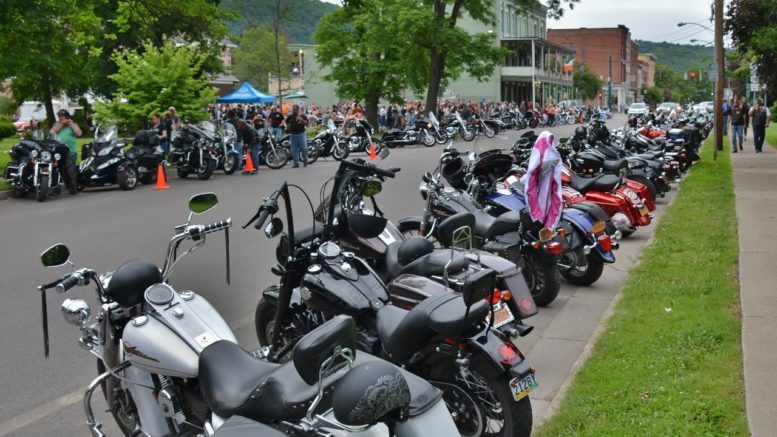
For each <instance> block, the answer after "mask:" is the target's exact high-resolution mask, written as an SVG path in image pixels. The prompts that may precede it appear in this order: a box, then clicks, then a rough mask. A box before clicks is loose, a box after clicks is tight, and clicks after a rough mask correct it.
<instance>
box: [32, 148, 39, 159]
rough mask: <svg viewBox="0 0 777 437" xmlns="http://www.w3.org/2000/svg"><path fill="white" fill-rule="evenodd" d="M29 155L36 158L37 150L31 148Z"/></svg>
mask: <svg viewBox="0 0 777 437" xmlns="http://www.w3.org/2000/svg"><path fill="white" fill-rule="evenodd" d="M30 156H32V157H33V158H37V157H38V151H37V150H33V151H32V152H30Z"/></svg>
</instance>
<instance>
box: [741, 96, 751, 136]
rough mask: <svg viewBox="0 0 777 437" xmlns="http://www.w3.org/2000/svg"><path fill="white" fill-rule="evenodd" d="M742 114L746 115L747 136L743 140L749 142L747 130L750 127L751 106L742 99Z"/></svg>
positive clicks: (745, 131) (745, 130)
mask: <svg viewBox="0 0 777 437" xmlns="http://www.w3.org/2000/svg"><path fill="white" fill-rule="evenodd" d="M742 112H744V114H745V129H744V133H745V134H744V135H743V136H742V138H744V140H745V141H747V128H748V127H749V126H750V105H748V104H747V99H742Z"/></svg>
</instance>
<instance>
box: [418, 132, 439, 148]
mask: <svg viewBox="0 0 777 437" xmlns="http://www.w3.org/2000/svg"><path fill="white" fill-rule="evenodd" d="M421 142H422V143H423V144H424V146H426V147H432V146H434V144H435V142H436V140H435V139H434V135H432V134H431V132H429V131H424V132H423V134H421Z"/></svg>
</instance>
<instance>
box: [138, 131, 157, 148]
mask: <svg viewBox="0 0 777 437" xmlns="http://www.w3.org/2000/svg"><path fill="white" fill-rule="evenodd" d="M132 144H134V145H136V146H152V147H153V146H158V145H159V135H158V134H157V132H156V131H155V130H142V131H138V133H136V134H135V139H134V140H133V141H132Z"/></svg>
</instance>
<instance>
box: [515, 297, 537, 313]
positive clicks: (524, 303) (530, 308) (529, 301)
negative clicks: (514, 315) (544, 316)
mask: <svg viewBox="0 0 777 437" xmlns="http://www.w3.org/2000/svg"><path fill="white" fill-rule="evenodd" d="M518 306H519V307H521V311H522V312H523V313H524V314H534V313H536V312H537V304H535V303H534V299H533V298H532V297H531V296H523V297H521V298H520V300H519V301H518Z"/></svg>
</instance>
